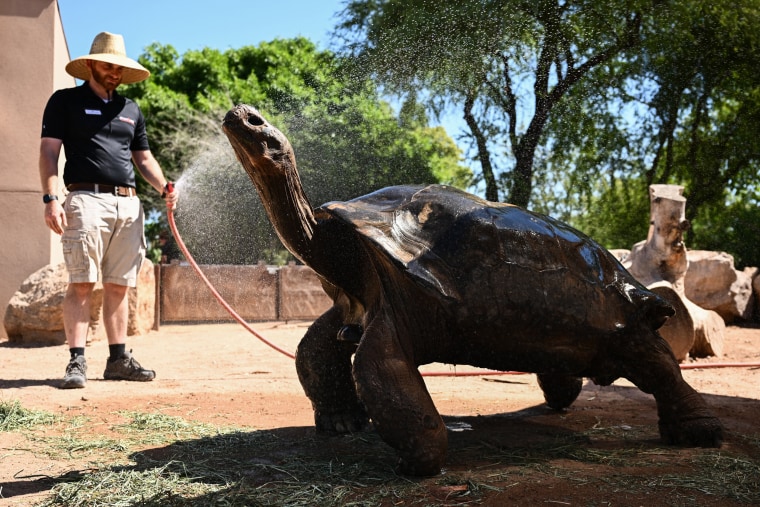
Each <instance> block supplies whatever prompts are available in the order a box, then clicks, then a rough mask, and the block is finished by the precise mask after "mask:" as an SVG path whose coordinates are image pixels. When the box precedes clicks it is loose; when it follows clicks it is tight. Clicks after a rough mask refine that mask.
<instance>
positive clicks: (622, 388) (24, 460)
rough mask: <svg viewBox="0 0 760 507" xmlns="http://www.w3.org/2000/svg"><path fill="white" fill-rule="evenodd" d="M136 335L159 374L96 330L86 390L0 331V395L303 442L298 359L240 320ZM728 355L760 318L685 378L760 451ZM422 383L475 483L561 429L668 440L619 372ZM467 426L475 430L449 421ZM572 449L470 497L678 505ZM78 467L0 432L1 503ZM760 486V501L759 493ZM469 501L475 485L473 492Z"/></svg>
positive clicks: (43, 351) (288, 334)
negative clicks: (514, 451)
mask: <svg viewBox="0 0 760 507" xmlns="http://www.w3.org/2000/svg"><path fill="white" fill-rule="evenodd" d="M308 325H309V323H308V322H290V323H284V322H271V323H261V324H255V325H254V327H255V329H256V330H257V331H258V332H259V333H261V334H262V335H263V336H264V337H265V338H266V339H267V340H270V341H271V342H273V343H275V344H276V345H278V346H279V347H282V348H283V349H286V350H289V351H294V350H295V347H296V344H297V343H298V340H299V339H300V337H301V336H302V335H303V333H304V331H305V329H306V327H307V326H308ZM128 347H129V348H132V349H133V350H134V355H135V357H136V358H137V359H138V360H139V361H140V362H141V363H142V364H143V366H145V367H148V368H153V369H155V370H156V372H157V378H156V380H155V381H153V382H149V383H126V382H109V381H104V380H103V379H102V371H103V367H104V365H105V358H106V355H107V346H106V344H105V343H104V342H96V343H93V344H91V345H90V347H89V348H88V350H87V357H88V363H89V369H90V371H89V377H90V378H89V381H88V383H87V386H86V388H85V389H78V390H59V389H57V388H56V387H55V386H56V385H57V383H58V382H59V379H60V378H61V377H62V375H63V372H64V368H65V365H66V362H67V357H68V352H67V349H66V347H65V346H64V345H61V346H41V347H23V346H18V345H14V344H9V343H7V342H5V343H0V365H1V366H2V369H1V370H0V388H1V389H2V390H1V391H0V400H1V401H13V400H18V401H20V402H21V405H22V406H23V407H24V408H27V409H44V410H47V411H51V412H54V413H57V414H63V415H65V416H66V417H71V416H74V415H82V416H86V417H87V418H88V420H90V421H94V422H93V423H92V424H91V425H90V427H88V428H86V431H89V432H98V431H107V428H108V427H109V425H110V424H113V422H114V421H115V420H117V419H118V418H119V415H118V411H121V410H130V411H144V412H151V413H152V412H160V413H162V414H167V415H176V416H181V417H183V418H185V419H188V420H193V421H199V422H207V423H211V424H216V425H225V426H229V425H236V426H240V427H246V428H255V429H282V430H283V433H282V437H283V438H284V439H286V440H287V441H288V442H289V444H288V445H291V446H297V445H298V439H299V438H300V437H301V436H303V435H305V434H311V433H313V419H312V411H311V406H310V404H309V401H308V399H307V398H306V397H305V395H304V394H303V391H302V389H301V386H300V384H299V383H298V379H297V377H296V373H295V367H294V364H293V360H292V359H290V358H289V357H286V356H284V355H282V354H280V353H279V352H277V351H275V350H273V349H271V348H269V347H268V346H267V345H265V344H264V343H262V342H261V341H259V340H258V339H257V338H256V337H254V336H253V335H252V334H250V333H249V332H248V331H247V330H245V329H244V328H243V327H242V326H240V325H238V324H234V323H224V324H195V325H165V326H162V327H161V329H160V330H159V331H154V332H151V333H150V334H148V335H145V336H138V337H131V338H130V340H129V342H128ZM724 362H742V363H754V364H755V365H757V364H758V363H760V329H758V328H752V327H736V326H731V327H729V328H728V329H727V334H726V346H725V355H724V356H723V357H720V358H708V359H700V360H697V361H692V362H690V363H687V364H693V363H697V364H699V365H702V366H704V367H703V368H699V369H686V370H684V377H685V378H686V380H687V382H689V383H690V384H691V385H692V386H693V387H695V388H696V389H697V390H698V391H700V392H701V393H702V394H703V395H704V396H705V398H706V400H707V402H708V404H709V405H710V406H711V407H712V409H713V410H714V412H715V413H716V415H718V417H720V418H721V420H722V422H723V424H724V426H725V429H726V441H725V443H724V445H723V448H722V450H721V452H725V453H735V454H736V455H738V456H742V457H743V458H744V459H747V460H750V461H752V462H754V463H757V462H758V460H760V456H758V446H757V439H758V438H759V437H758V435H759V434H760V422H759V421H760V393H759V391H758V389H759V387H760V368H758V367H732V368H710V367H709V366H710V365H711V364H715V363H724ZM423 371H426V372H450V373H453V372H455V371H456V372H460V373H461V372H465V371H473V369H472V368H468V367H461V366H460V367H456V368H454V367H452V366H450V365H427V366H425V367H424V368H423ZM426 383H427V385H428V388H429V390H430V392H431V395H432V396H433V398H434V400H435V402H436V406H437V407H438V409H439V411H440V413H441V414H442V415H443V416H444V420H445V421H446V423H447V426H449V428H450V429H451V430H452V431H450V443H449V454H448V461H447V472H448V473H450V474H454V473H458V474H460V475H462V474H465V473H466V474H468V475H467V477H469V478H470V479H468V481H471V482H476V481H477V474H478V473H482V474H494V473H498V470H497V471H494V469H493V467H492V466H491V465H490V464H489V459H490V458H489V457H488V456H487V455H485V454H487V453H486V452H485V451H486V450H489V449H504V448H526V447H527V448H530V446H532V445H536V444H537V443H540V442H541V441H542V440H543V441H545V440H547V439H551V438H557V435H567V434H568V433H570V434H572V433H573V432H577V433H581V432H586V431H588V430H590V429H591V428H599V427H607V428H618V429H620V428H622V429H623V430H629V431H630V433H631V434H632V435H634V436H633V437H631V438H630V439H628V438H626V439H620V440H617V441H614V440H613V442H612V443H610V442H609V441H607V442H606V443H605V444H604V445H607V446H610V445H612V446H615V445H618V446H620V447H621V448H628V447H631V446H639V447H640V446H645V447H647V446H649V447H651V448H652V449H655V448H656V449H660V448H661V447H657V446H659V445H660V444H659V443H658V442H657V429H656V428H657V426H656V421H657V416H656V409H655V406H654V400H653V398H652V397H651V396H648V395H646V394H644V393H642V392H640V391H639V390H637V389H635V388H634V387H632V386H631V384H629V383H627V382H625V381H622V380H619V381H617V382H615V383H614V384H613V385H612V386H609V387H599V386H596V385H594V384H592V383H587V384H586V385H585V386H584V389H583V391H582V393H581V395H580V396H579V398H578V400H577V401H576V402H575V403H574V404H573V406H572V407H570V409H569V410H568V411H566V412H564V413H556V412H553V411H551V410H549V409H548V408H546V407H545V405H544V404H543V397H542V393H541V391H540V389H539V388H538V386H537V383H536V380H535V376H533V375H511V376H506V375H501V376H497V375H485V376H469V377H451V376H448V377H447V376H427V377H426ZM463 428H464V429H467V430H468V431H454V430H455V429H463ZM288 439H289V440H288ZM326 442H330V440H326ZM748 442H754V445H748ZM356 445H357V446H359V445H361V442H359V443H356ZM379 445H383V444H382V442H380V444H379ZM590 445H593V442H591V443H590ZM676 449H677V450H675V451H673V453H668V454H666V455H665V457H664V458H660V459H661V460H662V462H661V463H659V464H658V465H659V466H658V467H657V469H656V473H657V476H658V477H663V476H665V475H667V473H669V472H672V474H675V475H677V474H679V473H680V472H681V471H682V470H683V468H682V467H683V466H684V461H685V460H688V458H689V456H691V453H693V452H695V451H693V450H691V449H682V448H676ZM355 451H357V452H361V449H355ZM368 452H370V453H372V452H376V450H373V449H368ZM377 459H380V460H388V461H389V464H391V465H392V463H390V461H391V460H393V459H394V457H393V454H392V453H389V454H385V455H383V454H380V455H378V456H377ZM565 461H566V462H565V463H562V469H563V470H564V471H565V472H567V473H566V474H563V477H554V478H552V476H551V475H547V474H544V475H542V476H538V479H537V478H536V477H537V476H535V475H533V476H531V475H527V476H524V477H522V478H521V477H520V476H515V475H514V474H513V475H511V476H510V477H508V478H507V479H505V481H504V482H503V483H500V484H499V487H495V488H494V491H481V492H480V496H478V501H477V502H476V503H478V504H483V505H505V504H513V505H539V504H547V503H549V504H560V505H672V503H669V502H667V501H666V500H665V498H663V497H661V496H658V495H659V494H660V492H661V491H662V489H661V488H660V489H657V490H652V494H651V495H644V496H640V495H631V494H630V493H619V492H616V491H615V490H614V488H606V489H605V488H599V487H598V484H599V483H598V481H585V480H583V478H584V477H590V476H599V475H600V474H607V473H610V468H609V467H608V466H606V465H602V464H593V463H588V462H584V461H583V460H572V459H567V460H565ZM78 465H79V466H81V463H77V462H76V461H74V462H72V461H68V460H67V461H61V462H58V461H51V460H50V459H49V458H47V457H45V456H39V455H37V454H35V452H34V450H33V449H30V448H29V447H28V446H27V445H26V444H25V443H24V437H23V435H21V434H18V433H15V432H0V488H1V489H0V506H5V505H32V504H34V503H35V502H39V501H40V500H42V499H44V497H45V494H46V492H47V491H46V488H49V483H40V481H38V480H36V478H38V477H39V474H45V475H47V476H60V475H62V474H65V473H67V472H69V471H71V470H72V469H75V468H76V467H77V466H78ZM479 471H480V472H479ZM613 473H623V472H621V471H620V469H618V471H617V472H615V471H614V470H613ZM624 473H627V474H631V476H632V477H638V478H639V479H640V478H641V477H642V476H643V477H645V476H646V475H647V474H650V473H652V471H651V470H647V469H640V470H629V469H626V470H625V471H624ZM426 480H428V481H430V482H429V483H427V484H429V485H430V488H429V494H430V495H431V496H430V499H431V501H435V499H436V495H438V494H444V493H445V495H446V498H443V499H441V503H445V502H449V501H450V500H451V499H450V498H449V496H450V495H451V494H452V493H457V492H459V491H461V488H465V489H467V488H468V487H469V486H468V485H466V484H465V485H464V486H457V485H453V486H441V485H440V484H441V482H440V481H434V479H426ZM756 480H757V479H756V478H755V481H756ZM44 484H48V485H47V486H45V485H44ZM491 484H493V482H491ZM754 484H757V482H754ZM754 493H755V495H757V496H755V498H758V499H760V492H758V491H755V492H754ZM692 499H693V500H694V503H691V505H733V504H736V505H739V504H741V501H734V500H731V499H730V498H720V497H716V496H714V495H710V494H701V493H700V492H699V488H695V489H694V493H693V497H692ZM472 500H473V498H472V496H471V497H470V498H469V500H468V501H472ZM463 501H464V500H463ZM455 503H456V502H455Z"/></svg>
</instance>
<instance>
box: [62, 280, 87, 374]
mask: <svg viewBox="0 0 760 507" xmlns="http://www.w3.org/2000/svg"><path fill="white" fill-rule="evenodd" d="M94 286H95V284H94V283H70V284H69V286H68V288H67V289H66V294H65V295H64V297H63V328H64V332H65V333H66V342H67V343H68V345H69V350H70V351H71V360H70V361H69V364H68V365H67V366H66V375H65V376H64V377H63V382H62V383H61V386H60V387H61V388H62V389H75V388H81V387H84V385H85V383H86V382H87V362H86V361H85V358H84V348H85V345H86V344H87V332H88V331H89V327H90V307H91V301H92V290H93V288H94Z"/></svg>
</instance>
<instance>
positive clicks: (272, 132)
mask: <svg viewBox="0 0 760 507" xmlns="http://www.w3.org/2000/svg"><path fill="white" fill-rule="evenodd" d="M222 130H223V131H224V133H225V134H226V135H227V138H228V139H229V141H230V144H231V145H232V148H233V149H234V150H235V154H236V155H237V158H238V160H240V163H241V164H242V165H243V167H244V168H245V170H246V172H247V173H248V174H249V175H250V176H251V178H253V177H254V175H253V174H252V173H255V172H256V171H257V170H261V171H271V170H276V171H278V172H279V171H282V170H283V169H284V166H292V167H293V168H295V157H294V156H293V148H292V147H291V146H290V142H289V141H288V139H287V138H286V137H285V136H284V135H283V133H282V132H280V131H279V130H278V129H277V128H275V127H274V126H272V125H271V124H269V122H267V121H266V119H264V117H263V116H262V115H261V113H259V112H258V111H257V110H256V109H255V108H254V107H252V106H249V105H246V104H239V105H237V106H235V107H234V108H232V109H230V110H229V111H228V112H227V114H226V115H225V116H224V121H223V122H222ZM254 182H255V180H254Z"/></svg>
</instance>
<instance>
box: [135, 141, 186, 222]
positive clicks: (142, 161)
mask: <svg viewBox="0 0 760 507" xmlns="http://www.w3.org/2000/svg"><path fill="white" fill-rule="evenodd" d="M132 160H133V161H134V162H135V165H136V166H137V170H138V171H140V174H142V176H143V178H145V181H147V182H148V183H150V185H151V186H152V187H153V188H155V189H156V190H157V191H158V193H159V194H163V193H164V192H165V190H166V183H167V182H166V178H165V177H164V173H163V171H162V170H161V166H160V165H159V164H158V160H156V158H155V157H154V156H153V153H151V151H150V150H138V151H133V152H132ZM178 198H179V194H178V193H177V189H176V188H173V189H172V191H171V192H166V195H165V196H164V200H165V201H166V207H167V208H169V209H173V208H174V206H175V205H176V204H177V199H178Z"/></svg>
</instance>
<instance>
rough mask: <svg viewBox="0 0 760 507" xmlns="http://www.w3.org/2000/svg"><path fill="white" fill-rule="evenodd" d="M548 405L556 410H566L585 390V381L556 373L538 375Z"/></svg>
mask: <svg viewBox="0 0 760 507" xmlns="http://www.w3.org/2000/svg"><path fill="white" fill-rule="evenodd" d="M537 377H538V385H539V386H540V387H541V390H542V391H543V392H544V399H545V400H546V404H547V405H549V406H550V407H551V408H552V409H554V410H564V409H566V408H567V407H569V406H570V405H572V404H573V402H574V401H575V399H576V398H578V395H579V394H580V393H581V389H582V388H583V379H581V378H580V377H573V376H570V375H562V374H556V373H541V374H539V375H537Z"/></svg>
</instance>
